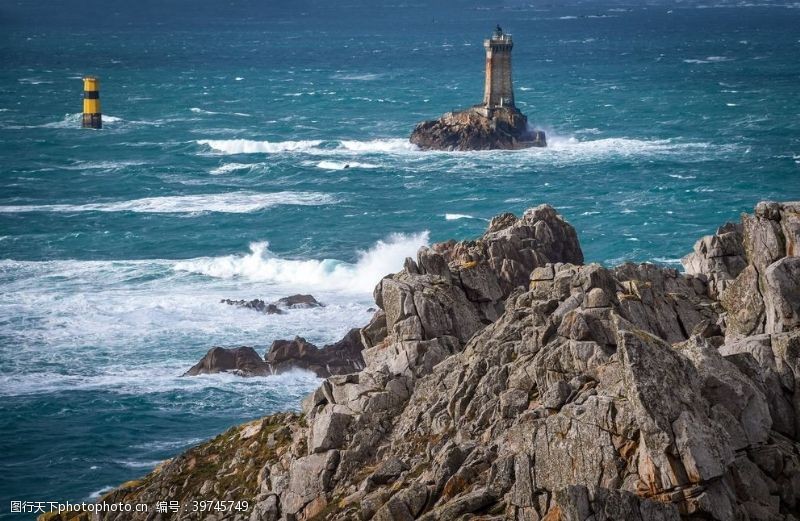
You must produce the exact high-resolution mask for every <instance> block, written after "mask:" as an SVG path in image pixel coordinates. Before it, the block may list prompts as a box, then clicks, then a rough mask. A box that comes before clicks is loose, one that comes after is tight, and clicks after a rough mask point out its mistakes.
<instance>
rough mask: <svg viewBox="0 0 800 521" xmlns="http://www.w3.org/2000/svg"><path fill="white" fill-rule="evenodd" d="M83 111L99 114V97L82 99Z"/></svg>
mask: <svg viewBox="0 0 800 521" xmlns="http://www.w3.org/2000/svg"><path fill="white" fill-rule="evenodd" d="M83 113H84V114H99V113H100V100H99V99H86V98H84V100H83Z"/></svg>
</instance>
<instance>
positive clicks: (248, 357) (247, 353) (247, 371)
mask: <svg viewBox="0 0 800 521" xmlns="http://www.w3.org/2000/svg"><path fill="white" fill-rule="evenodd" d="M213 373H234V374H236V375H239V376H267V375H268V374H270V370H269V366H268V365H267V364H266V363H265V362H264V360H262V359H261V357H260V356H259V354H258V353H257V352H256V350H255V349H253V348H252V347H236V348H232V349H226V348H224V347H212V348H211V349H209V351H208V353H206V355H205V356H204V357H203V358H201V359H200V361H199V362H197V364H195V365H194V366H192V368H191V369H189V370H188V371H186V372H185V373H184V374H183V376H197V375H200V374H213Z"/></svg>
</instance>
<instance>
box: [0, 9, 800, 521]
mask: <svg viewBox="0 0 800 521" xmlns="http://www.w3.org/2000/svg"><path fill="white" fill-rule="evenodd" d="M496 24H500V25H501V26H502V28H503V30H504V31H506V32H507V33H510V34H512V37H513V40H514V50H513V74H514V87H515V95H516V101H517V106H518V107H519V108H520V109H521V110H522V111H523V112H525V113H526V114H527V115H528V117H529V120H530V122H531V124H532V125H533V126H535V127H536V128H541V129H544V130H545V131H546V132H547V135H548V139H549V147H547V148H546V149H528V150H521V151H492V152H423V151H419V150H417V149H416V148H415V147H414V146H413V145H411V144H410V143H409V141H408V136H409V134H410V132H411V130H412V129H413V127H414V125H415V124H416V123H417V122H419V121H421V120H424V119H431V118H434V117H438V116H439V115H441V114H442V113H444V112H447V111H450V110H453V109H456V108H462V107H467V106H470V105H472V104H475V103H478V102H480V100H481V99H482V91H483V68H484V49H483V39H484V38H486V37H488V36H489V35H490V34H491V32H492V31H493V30H494V28H495V25H496ZM798 56H800V3H798V2H777V1H775V2H772V1H768V0H746V1H732V2H729V1H723V0H698V1H688V0H687V1H674V2H666V1H636V2H634V1H627V2H624V1H603V0H597V1H583V2H576V1H567V2H562V1H558V2H539V1H533V0H523V1H497V2H491V1H484V0H451V1H448V2H421V1H418V0H388V1H375V0H372V1H370V0H341V1H335V2H334V1H322V0H296V1H293V2H277V1H272V0H261V1H256V0H229V1H226V2H220V1H218V0H216V1H212V0H192V1H188V0H159V1H155V0H139V1H136V2H130V1H127V0H103V1H100V0H69V1H67V0H44V1H40V2H32V1H27V0H12V1H6V0H3V1H0V61H2V64H3V66H2V68H0V518H2V519H30V518H32V517H33V516H32V515H31V514H30V513H28V514H19V513H13V512H12V511H11V502H12V501H62V502H63V501H73V502H74V501H83V500H92V499H95V498H97V497H98V496H99V495H100V494H102V493H103V492H104V491H107V490H109V489H110V488H111V487H113V486H115V485H117V484H120V483H122V482H124V481H126V480H130V479H134V478H136V477H139V476H142V475H144V474H146V473H147V472H148V471H150V470H151V469H152V468H153V467H154V466H155V465H156V464H157V463H158V462H159V461H161V460H164V459H166V458H170V457H172V456H174V455H176V454H178V453H180V452H181V451H183V450H185V449H187V448H188V447H190V446H192V445H195V444H197V443H200V442H201V441H203V440H205V439H208V438H210V437H212V436H214V435H215V434H217V433H219V432H221V431H223V430H225V429H227V428H229V427H230V426H232V425H235V424H238V423H241V422H244V421H247V420H250V419H253V418H257V417H260V416H263V415H266V414H269V413H273V412H276V411H285V410H298V408H299V403H300V400H301V399H302V397H303V396H305V395H306V394H307V393H308V392H310V391H311V390H313V389H314V388H315V386H317V385H318V384H319V380H318V379H317V378H316V377H315V376H314V375H313V374H310V373H306V372H302V371H294V372H290V373H286V374H281V375H278V376H270V377H265V378H248V379H244V378H239V377H236V376H232V375H211V376H199V377H181V374H182V373H183V372H184V371H186V370H187V369H188V368H189V367H190V366H191V365H193V364H194V363H195V362H196V361H197V360H199V359H200V358H201V357H202V356H203V355H204V354H205V353H206V351H207V350H208V349H209V348H210V347H212V346H240V345H248V346H254V347H255V348H256V349H257V350H258V351H259V352H262V353H263V352H264V351H266V350H267V348H268V346H269V345H270V343H271V342H272V341H273V340H275V339H281V338H293V337H294V336H296V335H299V336H302V337H304V338H306V339H307V340H309V341H311V342H313V343H316V344H319V345H324V344H326V343H331V342H334V341H336V340H338V339H339V338H341V337H342V335H343V334H344V333H345V332H346V331H347V330H348V329H349V328H351V327H355V326H360V325H363V324H365V323H366V322H367V321H368V320H369V318H370V316H371V312H370V308H371V307H372V306H374V302H373V299H372V289H373V287H374V286H375V284H376V283H377V282H378V281H379V280H380V278H381V277H383V276H384V275H385V274H388V273H391V272H394V271H397V270H399V269H400V268H401V267H402V263H403V259H404V258H405V257H406V256H410V255H414V254H415V252H416V250H417V249H418V248H419V247H420V246H422V245H425V244H430V243H432V242H436V241H442V240H447V239H450V238H455V239H468V238H474V237H477V236H479V235H480V234H481V233H482V232H483V231H484V230H485V228H486V226H487V222H488V220H489V219H490V218H491V217H492V216H494V215H496V214H498V213H501V212H514V213H516V214H521V212H523V211H524V210H525V209H526V208H529V207H533V206H536V205H539V204H542V203H549V204H551V205H553V206H554V207H555V208H557V209H558V210H559V212H561V214H562V215H563V216H564V217H565V218H566V219H567V220H568V221H569V222H570V223H572V225H573V226H575V228H576V229H577V231H578V234H579V236H580V240H581V244H582V246H583V250H584V253H585V256H586V260H587V262H598V263H601V264H604V265H607V266H612V265H615V264H617V263H621V262H624V261H634V262H653V263H657V264H661V265H665V266H669V267H674V268H677V269H681V267H680V262H679V259H680V257H681V256H683V255H685V254H687V253H688V252H690V251H691V249H692V245H693V243H694V242H695V241H696V240H697V239H698V238H699V237H701V236H702V235H705V234H709V233H713V232H714V230H715V229H716V227H717V226H718V225H721V224H723V223H724V222H726V221H729V220H737V219H738V218H739V215H740V213H741V212H746V211H752V208H753V206H754V205H755V203H756V202H758V201H759V200H763V199H777V200H791V199H795V200H797V199H800V90H799V89H800V60H799V59H798ZM85 75H96V76H97V77H99V78H100V99H101V103H102V109H103V114H104V116H103V118H104V119H103V123H104V127H103V129H102V130H84V129H81V128H80V126H81V124H80V123H81V114H80V113H81V110H82V97H83V93H82V88H83V85H82V81H81V79H82V77H83V76H85ZM294 293H311V294H313V295H314V296H315V297H316V298H317V299H318V300H320V301H321V302H323V303H325V304H326V305H325V307H323V308H318V309H300V310H291V311H290V312H288V313H287V314H284V315H263V314H259V313H257V312H254V311H251V310H247V309H239V308H235V307H232V306H228V305H225V304H222V303H220V300H221V299H223V298H231V299H255V298H259V299H263V300H266V301H271V300H275V299H278V298H280V297H284V296H287V295H291V294H294ZM164 499H169V498H164Z"/></svg>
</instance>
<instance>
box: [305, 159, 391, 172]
mask: <svg viewBox="0 0 800 521" xmlns="http://www.w3.org/2000/svg"><path fill="white" fill-rule="evenodd" d="M315 166H316V167H317V168H321V169H323V170H345V169H347V168H378V165H374V164H372V163H361V162H359V161H320V162H319V163H316V165H315Z"/></svg>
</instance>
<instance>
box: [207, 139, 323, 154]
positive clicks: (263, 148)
mask: <svg viewBox="0 0 800 521" xmlns="http://www.w3.org/2000/svg"><path fill="white" fill-rule="evenodd" d="M197 144H198V145H205V146H207V147H209V148H210V149H211V150H213V151H214V152H218V153H222V154H278V153H281V152H305V151H308V150H311V149H313V148H315V147H317V146H319V145H320V144H322V141H319V140H301V141H277V142H273V141H253V140H250V139H201V140H199V141H198V142H197Z"/></svg>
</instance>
